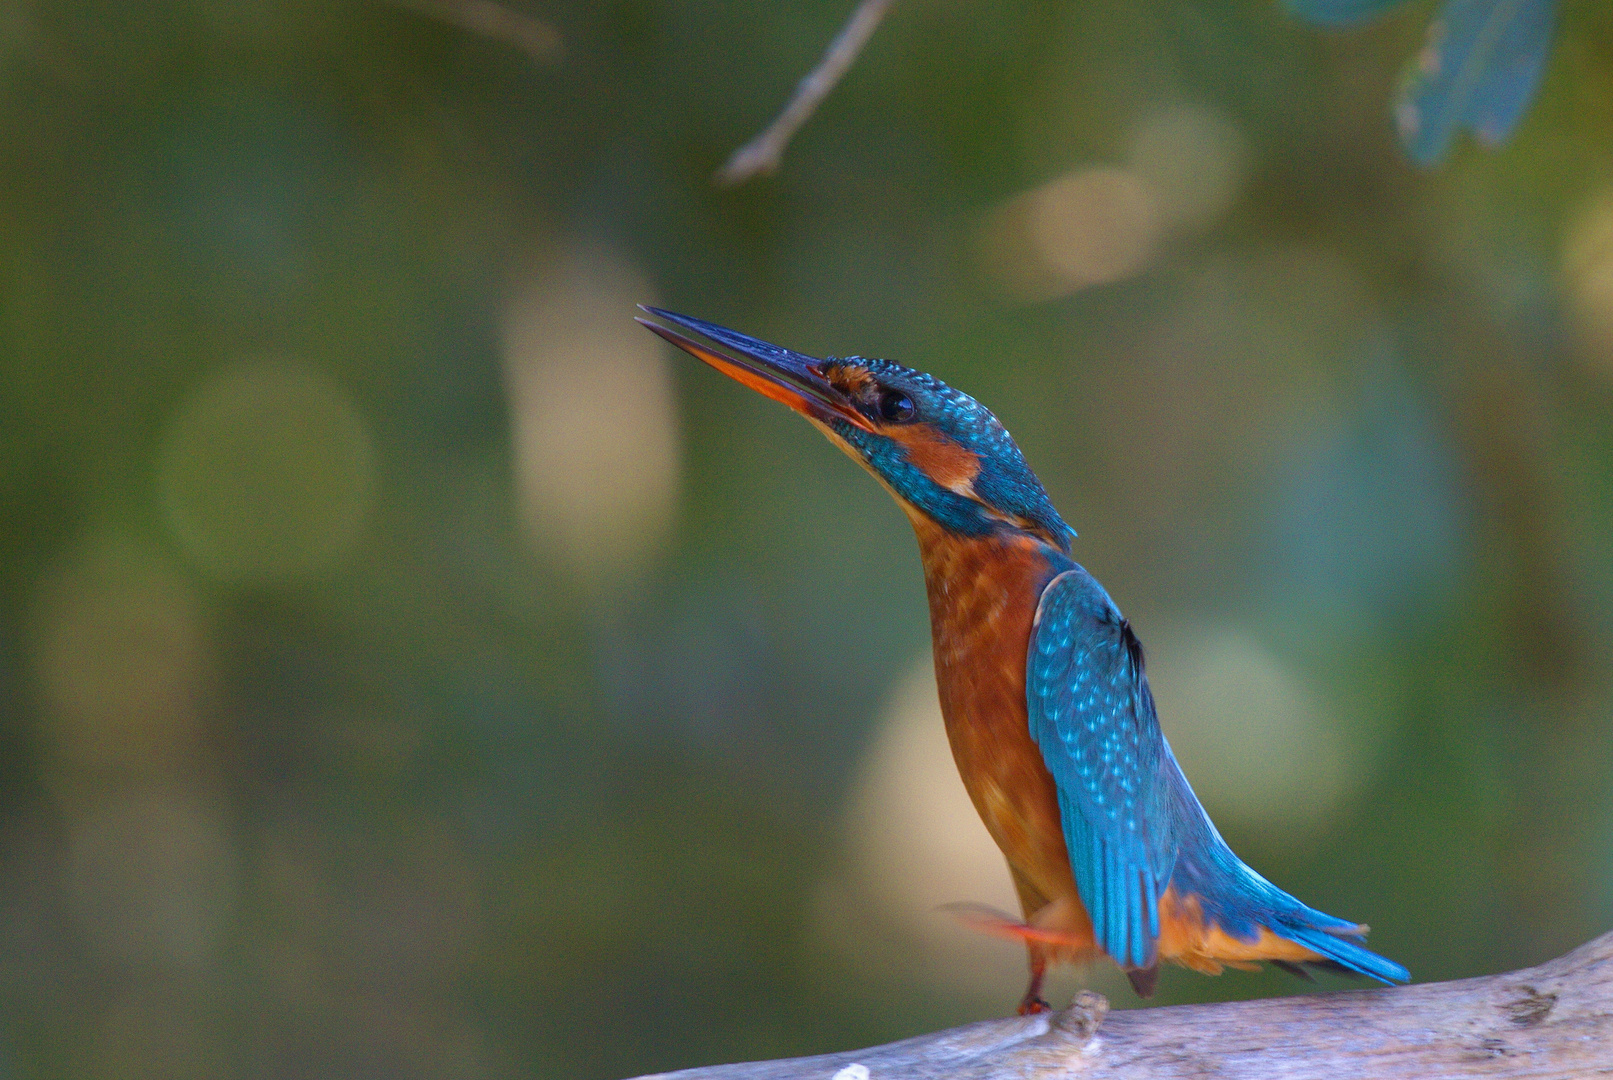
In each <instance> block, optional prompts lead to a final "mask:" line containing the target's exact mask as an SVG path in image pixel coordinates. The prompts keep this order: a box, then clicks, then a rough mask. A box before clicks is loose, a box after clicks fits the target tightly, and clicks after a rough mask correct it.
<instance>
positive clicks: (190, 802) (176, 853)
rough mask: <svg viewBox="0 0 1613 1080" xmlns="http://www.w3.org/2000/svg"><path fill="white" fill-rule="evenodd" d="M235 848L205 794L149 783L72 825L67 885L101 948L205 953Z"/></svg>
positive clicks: (181, 961) (179, 964)
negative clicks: (169, 789) (143, 789)
mask: <svg viewBox="0 0 1613 1080" xmlns="http://www.w3.org/2000/svg"><path fill="white" fill-rule="evenodd" d="M235 880H236V853H235V848H234V844H233V843H232V841H231V838H230V834H229V830H228V828H227V826H226V825H225V821H224V816H223V814H222V813H221V812H220V811H219V810H218V809H217V808H216V807H214V806H212V805H210V804H208V803H207V802H205V801H204V800H202V799H200V798H197V797H194V796H189V795H185V794H181V793H178V792H165V791H151V792H145V793H140V794H137V795H134V796H130V797H125V798H121V799H117V800H115V801H108V802H106V803H104V804H102V805H101V806H99V807H97V808H96V809H95V810H93V811H91V812H90V813H88V814H86V815H85V816H84V817H83V818H82V820H81V821H80V822H79V823H78V825H77V827H76V828H75V829H74V831H73V835H72V841H71V849H70V855H69V871H68V890H69V895H70V899H71V902H72V910H73V913H74V914H75V915H76V916H77V921H78V924H79V927H80V928H81V929H82V930H83V931H84V934H85V937H86V938H87V939H88V940H89V942H90V943H91V944H92V945H93V946H94V947H95V949H96V951H97V952H99V953H100V954H101V955H102V956H104V957H106V958H107V959H110V960H113V961H119V962H122V963H125V964H130V965H136V966H140V967H159V968H178V969H183V968H195V967H199V966H202V965H204V964H206V963H208V962H209V961H210V960H211V959H212V957H213V955H214V952H215V947H216V945H217V942H218V936H219V932H220V930H221V929H222V927H223V925H224V921H225V919H226V917H227V916H228V914H229V912H230V909H231V907H232V906H233V899H234V895H233V894H234V887H235Z"/></svg>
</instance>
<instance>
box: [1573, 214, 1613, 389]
mask: <svg viewBox="0 0 1613 1080" xmlns="http://www.w3.org/2000/svg"><path fill="white" fill-rule="evenodd" d="M1563 275H1564V277H1565V278H1566V279H1567V286H1568V299H1569V304H1570V307H1571V311H1572V314H1573V320H1574V326H1575V330H1576V332H1577V333H1576V336H1577V338H1578V351H1579V357H1580V361H1581V364H1582V365H1583V366H1584V367H1585V368H1586V370H1588V371H1589V372H1591V373H1592V374H1593V375H1596V376H1598V377H1599V378H1602V379H1604V380H1607V381H1610V382H1613V191H1603V192H1601V193H1599V194H1598V195H1596V196H1595V197H1594V198H1592V199H1591V200H1590V201H1589V202H1588V203H1587V204H1586V206H1585V207H1584V208H1583V209H1582V210H1581V211H1580V213H1579V215H1578V217H1577V218H1576V220H1575V221H1574V223H1573V224H1572V225H1571V226H1570V227H1569V230H1568V234H1567V236H1566V237H1565V238H1564V242H1563Z"/></svg>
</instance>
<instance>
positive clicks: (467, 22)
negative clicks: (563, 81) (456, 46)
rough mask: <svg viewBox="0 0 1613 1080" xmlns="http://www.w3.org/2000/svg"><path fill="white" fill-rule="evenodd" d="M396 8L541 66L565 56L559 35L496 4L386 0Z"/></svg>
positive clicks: (465, 0) (462, 0)
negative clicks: (508, 48)
mask: <svg viewBox="0 0 1613 1080" xmlns="http://www.w3.org/2000/svg"><path fill="white" fill-rule="evenodd" d="M389 2H390V3H393V4H396V5H397V6H398V7H402V8H408V9H409V10H410V11H415V12H419V13H420V14H421V15H428V16H430V17H431V18H433V19H440V20H441V21H443V22H445V23H451V24H452V25H454V26H457V27H459V28H460V29H461V30H468V31H470V32H471V33H473V34H480V35H481V36H482V37H487V38H493V39H494V40H496V41H502V42H505V43H506V44H509V45H514V46H515V47H516V48H517V49H520V50H521V51H522V52H524V53H526V54H527V55H528V56H530V57H531V58H532V59H533V60H535V61H537V62H538V63H540V64H556V63H559V62H560V59H561V58H562V57H563V56H564V55H565V46H564V44H563V43H562V42H561V40H560V31H558V30H556V29H555V28H554V27H552V26H550V25H549V24H548V23H546V22H543V21H542V20H539V19H534V18H533V17H532V16H530V15H523V14H521V13H520V12H519V11H514V10H512V9H510V8H508V7H505V6H504V5H503V4H500V3H496V2H495V0H389Z"/></svg>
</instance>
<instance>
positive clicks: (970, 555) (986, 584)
mask: <svg viewBox="0 0 1613 1080" xmlns="http://www.w3.org/2000/svg"><path fill="white" fill-rule="evenodd" d="M911 516H912V518H913V527H914V530H915V531H916V532H917V533H918V538H919V548H920V551H921V553H922V555H923V557H924V576H925V583H926V585H927V587H928V591H929V598H930V633H931V640H932V644H933V647H934V652H935V679H936V685H937V687H938V689H939V691H940V697H941V714H942V716H943V717H945V719H946V728H947V738H948V740H949V741H950V742H951V744H952V756H953V759H954V760H955V761H956V762H957V764H958V772H959V773H960V774H962V776H963V786H964V787H965V788H966V789H967V790H968V792H969V798H970V799H972V800H973V801H974V804H975V809H976V810H978V811H979V812H980V817H981V819H982V820H983V821H984V822H985V824H986V829H987V831H988V832H990V833H991V837H992V839H993V840H995V841H996V842H997V846H998V847H999V848H1001V849H1002V853H1003V855H1004V856H1005V857H1006V858H1007V860H1008V865H1009V867H1010V869H1011V870H1012V871H1013V872H1014V877H1015V884H1016V885H1017V886H1018V888H1019V894H1020V899H1021V901H1022V904H1023V906H1024V909H1025V919H1026V921H1027V922H1029V923H1033V924H1035V925H1038V926H1041V927H1042V928H1044V929H1047V930H1052V931H1057V932H1059V933H1062V934H1065V935H1070V936H1075V937H1077V938H1084V939H1085V940H1088V941H1090V940H1091V936H1092V929H1091V922H1090V920H1088V918H1087V915H1086V909H1085V908H1084V907H1083V906H1082V905H1081V901H1080V897H1079V895H1078V894H1077V893H1076V889H1075V879H1074V878H1073V877H1072V876H1071V874H1070V859H1069V855H1068V853H1067V851H1066V848H1065V844H1064V831H1063V829H1062V827H1061V826H1060V824H1059V808H1058V793H1057V789H1056V788H1055V786H1054V784H1053V777H1052V775H1051V774H1050V773H1049V772H1048V771H1047V766H1046V765H1044V764H1043V763H1042V754H1041V751H1040V750H1039V749H1037V747H1036V744H1035V742H1034V741H1032V739H1031V736H1030V727H1029V724H1028V722H1027V716H1026V704H1025V654H1026V650H1027V648H1028V647H1029V644H1030V634H1031V621H1032V619H1033V618H1034V616H1035V614H1036V604H1037V600H1038V599H1039V598H1040V593H1041V589H1042V586H1043V585H1044V584H1045V583H1046V581H1047V580H1048V579H1049V578H1050V577H1051V570H1050V568H1049V566H1048V564H1047V561H1046V558H1045V555H1044V553H1045V551H1046V548H1045V547H1044V546H1043V545H1042V544H1041V543H1040V542H1038V541H1036V540H1034V539H1032V538H1030V537H1026V536H1014V537H988V538H982V539H972V538H959V537H957V536H954V535H952V534H950V533H947V532H946V531H945V530H943V529H942V528H941V527H940V526H938V525H936V524H935V523H934V522H932V521H930V520H929V519H928V518H927V517H924V516H923V515H919V514H914V515H911ZM1038 912H1041V913H1042V918H1040V919H1038V918H1037V914H1038ZM1065 951H1071V952H1075V953H1079V952H1080V951H1081V950H1079V949H1076V950H1065ZM1071 958H1072V959H1074V958H1076V957H1075V956H1072V957H1071Z"/></svg>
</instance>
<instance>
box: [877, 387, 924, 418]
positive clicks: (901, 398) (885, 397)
mask: <svg viewBox="0 0 1613 1080" xmlns="http://www.w3.org/2000/svg"><path fill="white" fill-rule="evenodd" d="M916 412H918V406H916V405H914V404H913V399H912V398H910V397H908V396H907V395H906V394H904V393H902V392H901V391H900V390H886V391H885V392H884V393H882V394H880V395H879V416H880V419H882V420H885V421H888V422H889V423H892V424H901V423H905V422H906V421H908V420H911V419H913V414H914V413H916Z"/></svg>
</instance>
